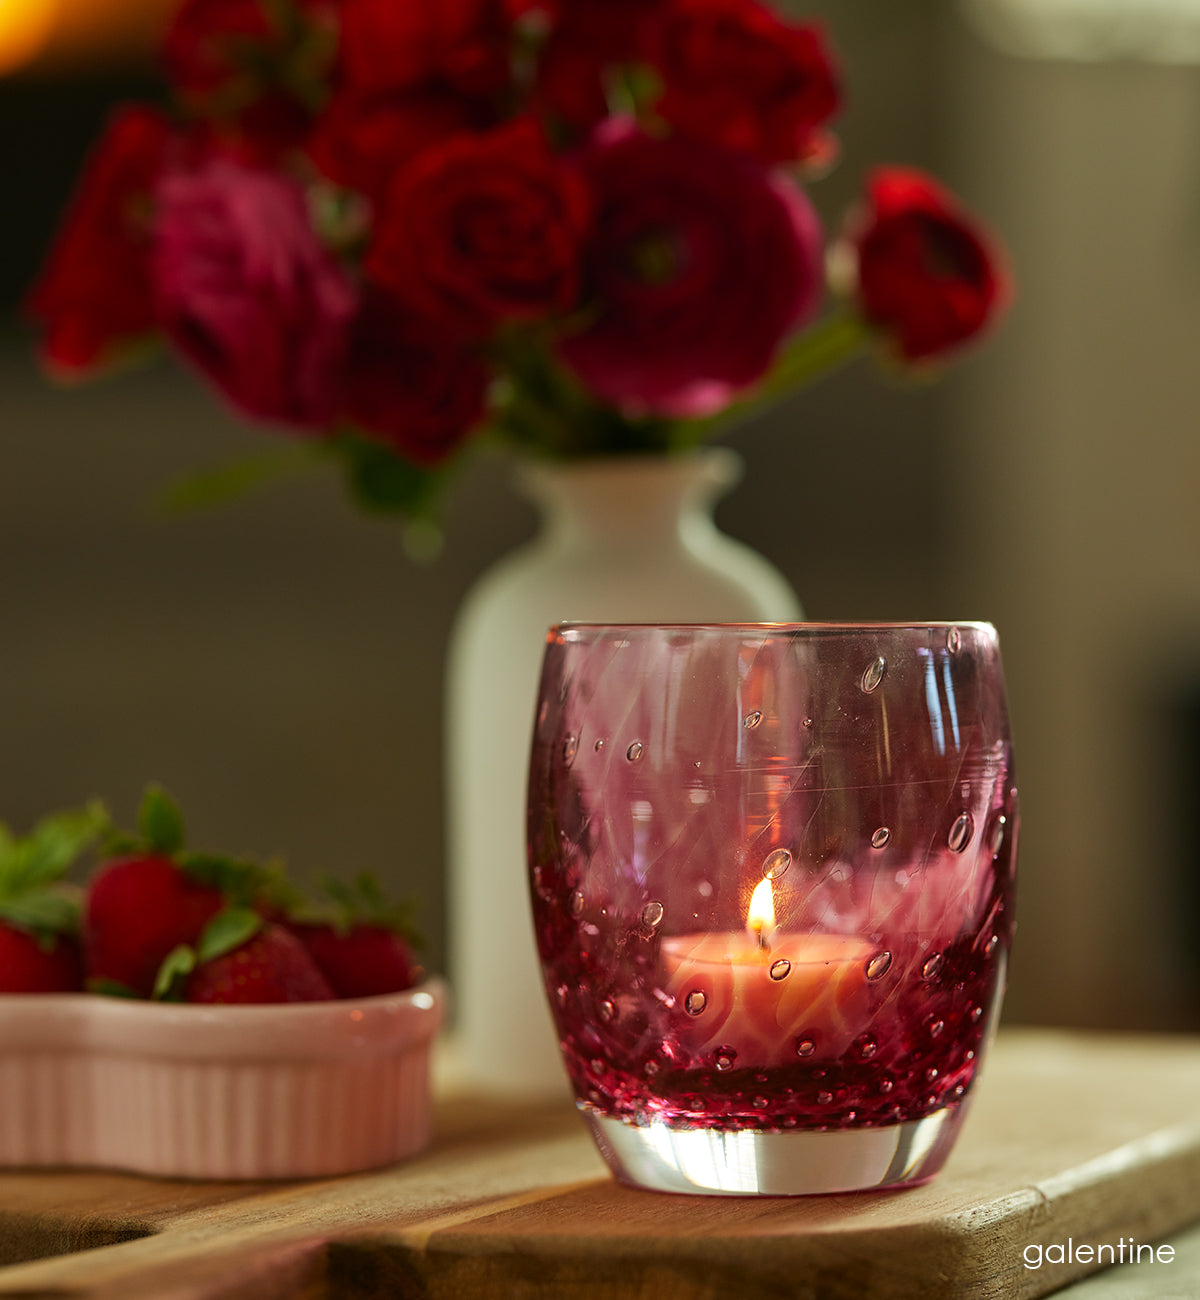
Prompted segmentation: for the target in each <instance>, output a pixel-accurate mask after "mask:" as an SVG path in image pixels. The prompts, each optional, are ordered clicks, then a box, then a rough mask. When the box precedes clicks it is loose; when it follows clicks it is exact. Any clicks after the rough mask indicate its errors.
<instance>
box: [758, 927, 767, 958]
mask: <svg viewBox="0 0 1200 1300" xmlns="http://www.w3.org/2000/svg"><path fill="white" fill-rule="evenodd" d="M755 934H756V935H757V936H758V946H759V948H761V949H762V950H763V951H764V952H765V951H766V950H767V948H768V947H769V945H768V943H767V934H766V930H765V929H764V928H763V927H762V926H761V925H760V926H756V927H755Z"/></svg>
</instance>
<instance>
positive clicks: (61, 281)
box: [27, 107, 171, 376]
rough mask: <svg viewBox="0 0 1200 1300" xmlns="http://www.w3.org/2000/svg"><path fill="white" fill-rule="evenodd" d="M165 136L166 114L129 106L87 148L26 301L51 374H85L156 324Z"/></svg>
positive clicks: (167, 130)
mask: <svg viewBox="0 0 1200 1300" xmlns="http://www.w3.org/2000/svg"><path fill="white" fill-rule="evenodd" d="M170 141H171V129H170V127H169V126H168V124H167V122H166V120H165V119H164V118H163V117H161V116H160V115H159V114H158V113H156V112H154V111H152V110H150V109H147V108H137V107H131V108H124V109H121V110H119V111H118V113H117V114H116V115H115V116H114V117H113V119H112V121H111V122H110V123H109V126H108V129H107V131H106V132H105V134H104V136H103V137H102V138H101V140H100V142H99V143H98V144H97V145H96V147H95V149H94V150H93V152H92V155H91V158H90V160H89V162H88V166H87V169H86V171H85V172H84V174H83V178H82V180H81V181H80V183H79V188H78V190H77V192H76V194H75V197H74V199H73V200H72V203H71V206H70V208H69V209H68V211H67V216H66V220H65V222H64V224H63V227H62V229H61V230H60V232H59V234H58V237H57V239H56V240H55V242H54V244H53V246H52V247H51V250H50V255H49V258H48V260H47V263H46V266H45V268H44V269H43V271H42V275H41V278H40V279H39V280H38V282H37V283H36V284H35V285H34V288H33V290H32V292H31V294H30V297H29V300H28V303H27V308H28V311H29V313H30V315H31V316H32V317H33V318H34V319H35V320H37V321H38V322H40V324H41V325H42V326H43V327H44V329H45V334H44V337H43V340H42V359H43V361H44V362H45V364H46V365H47V366H48V367H50V368H51V369H52V370H55V371H58V372H61V373H63V374H64V375H74V376H78V375H82V374H84V373H86V372H87V371H89V370H92V369H94V368H96V367H97V366H99V365H101V364H103V363H104V362H105V361H107V360H109V359H110V358H111V356H112V355H113V353H114V352H115V351H116V350H117V349H118V348H119V347H120V346H121V345H123V344H127V343H129V342H130V341H131V340H133V339H136V338H138V337H140V336H142V335H145V334H149V333H150V332H152V331H153V329H154V328H155V314H154V294H153V289H152V285H151V280H150V268H149V247H150V242H149V230H150V195H151V191H152V190H153V188H154V184H155V180H156V178H157V176H158V173H159V171H160V169H161V168H162V167H163V165H164V162H165V159H166V155H167V152H168V147H169V144H170Z"/></svg>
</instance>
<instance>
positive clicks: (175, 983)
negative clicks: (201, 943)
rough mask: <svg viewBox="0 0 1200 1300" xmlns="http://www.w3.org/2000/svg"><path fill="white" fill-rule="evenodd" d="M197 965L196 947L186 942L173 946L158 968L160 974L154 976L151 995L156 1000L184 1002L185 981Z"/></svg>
mask: <svg viewBox="0 0 1200 1300" xmlns="http://www.w3.org/2000/svg"><path fill="white" fill-rule="evenodd" d="M196 965H197V961H196V950H195V948H191V947H189V946H188V945H187V944H186V943H181V944H179V946H178V947H176V948H172V949H171V951H170V952H169V953H167V955H166V956H165V957H164V958H163V962H162V965H161V966H160V967H159V968H158V974H157V975H156V976H155V977H154V991H153V992H152V993H151V994H150V996H151V997H152V998H153V999H154V1001H155V1002H182V1001H183V986H184V982H185V981H186V980H187V977H188V976H189V975H190V974H191V973H192V971H194V970H195V969H196Z"/></svg>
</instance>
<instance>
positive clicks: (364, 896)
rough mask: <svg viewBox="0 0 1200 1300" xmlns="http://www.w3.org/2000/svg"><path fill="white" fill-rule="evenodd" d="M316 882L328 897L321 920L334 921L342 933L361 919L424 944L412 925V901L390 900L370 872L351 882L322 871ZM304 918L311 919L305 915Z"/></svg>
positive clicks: (332, 923) (413, 943) (419, 945)
mask: <svg viewBox="0 0 1200 1300" xmlns="http://www.w3.org/2000/svg"><path fill="white" fill-rule="evenodd" d="M316 885H317V888H318V890H319V891H320V892H321V894H322V895H323V896H324V897H325V899H326V900H328V905H327V906H326V908H325V909H324V915H323V916H322V917H320V919H323V920H324V921H326V922H327V923H328V924H331V925H332V926H333V927H334V929H335V930H337V931H338V933H339V934H345V933H346V931H348V930H349V929H350V927H351V926H353V925H355V924H357V923H360V922H361V923H365V924H367V925H377V926H380V927H382V928H383V929H385V930H392V931H393V932H394V933H396V934H398V935H401V936H402V937H403V938H404V939H406V940H407V941H408V942H409V943H411V944H412V945H413V946H414V947H417V948H423V947H424V946H425V945H424V941H423V940H422V938H421V936H420V935H419V934H418V933H417V930H416V928H415V926H414V925H413V911H414V908H413V905H412V903H411V902H409V901H407V900H404V901H401V902H395V901H393V900H391V899H389V898H388V897H387V895H386V894H385V893H384V891H383V888H382V886H381V885H380V884H379V881H378V879H377V878H376V877H375V876H374V875H372V874H371V873H370V872H366V871H364V872H360V873H359V874H358V875H357V876H355V877H354V880H353V881H352V882H347V881H345V880H341V879H339V878H338V877H336V876H333V875H330V874H328V873H322V874H320V875H318V876H317V878H316ZM304 919H305V920H307V919H309V918H308V917H307V916H306V917H305V918H304Z"/></svg>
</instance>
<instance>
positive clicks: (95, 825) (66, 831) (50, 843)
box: [0, 800, 109, 898]
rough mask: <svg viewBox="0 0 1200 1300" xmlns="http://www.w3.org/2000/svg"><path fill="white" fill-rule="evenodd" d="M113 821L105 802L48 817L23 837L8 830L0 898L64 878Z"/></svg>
mask: <svg viewBox="0 0 1200 1300" xmlns="http://www.w3.org/2000/svg"><path fill="white" fill-rule="evenodd" d="M108 824H109V817H108V813H107V811H106V810H105V808H104V805H103V804H101V803H100V802H98V801H96V800H93V801H92V802H91V803H89V804H87V805H85V806H84V807H83V808H74V809H70V810H68V811H66V812H59V813H52V814H51V815H50V816H48V817H44V818H43V819H42V820H41V821H40V822H38V824H37V825H36V826H35V827H34V828H33V830H32V831H30V833H29V834H28V835H26V836H24V837H23V838H21V839H14V838H13V836H12V835H11V833H7V830H6V834H5V837H4V839H3V842H0V898H13V897H17V896H19V895H21V894H24V893H27V892H28V891H30V890H36V889H42V888H44V887H45V886H46V885H49V884H53V883H54V882H55V881H57V880H61V879H62V877H63V876H64V875H66V873H67V871H68V869H69V868H70V867H71V866H72V864H73V863H74V862H75V860H76V859H77V858H78V857H79V856H80V855H81V854H82V853H83V852H84V851H85V850H86V849H88V848H89V847H90V846H91V845H92V844H93V843H94V842H95V841H96V840H97V839H98V838H99V837H100V835H101V834H102V833H103V831H104V829H105V828H106V827H107V826H108Z"/></svg>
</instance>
